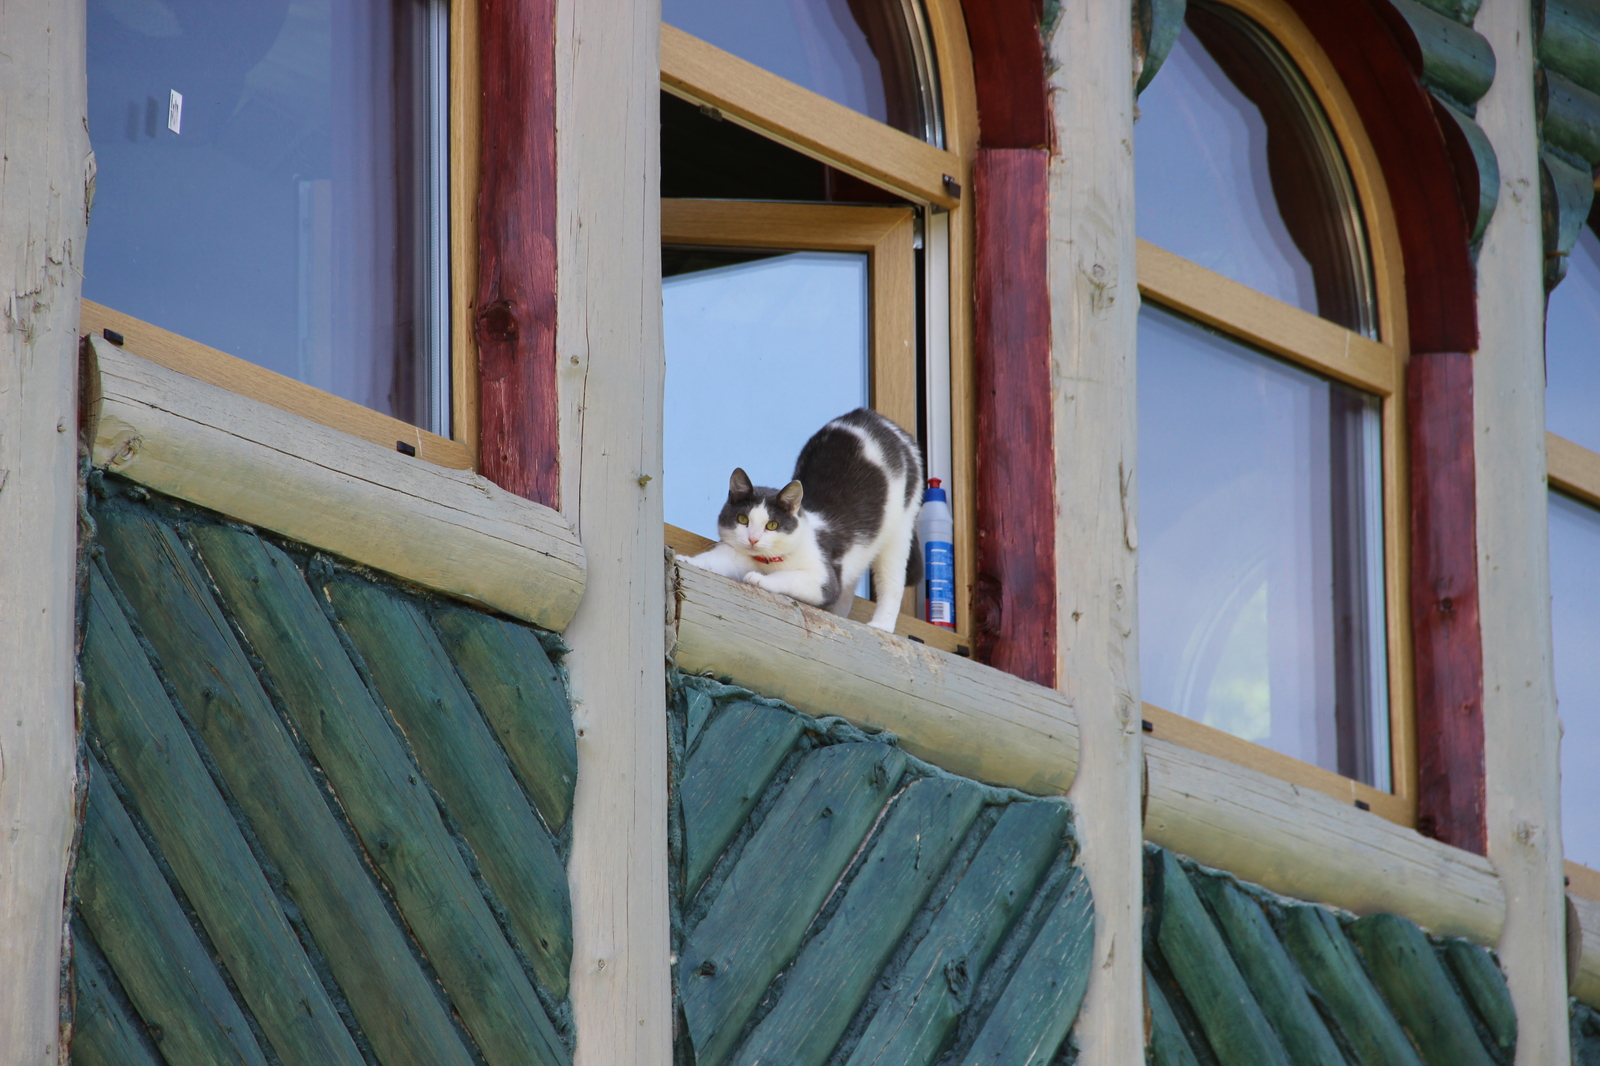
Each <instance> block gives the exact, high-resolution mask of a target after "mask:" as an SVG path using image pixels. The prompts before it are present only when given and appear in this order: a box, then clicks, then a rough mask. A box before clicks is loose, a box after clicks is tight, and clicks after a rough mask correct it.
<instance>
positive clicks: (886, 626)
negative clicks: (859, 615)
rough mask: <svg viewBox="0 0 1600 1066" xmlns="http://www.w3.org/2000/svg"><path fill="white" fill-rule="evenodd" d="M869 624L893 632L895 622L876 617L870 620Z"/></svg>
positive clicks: (874, 627)
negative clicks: (881, 620)
mask: <svg viewBox="0 0 1600 1066" xmlns="http://www.w3.org/2000/svg"><path fill="white" fill-rule="evenodd" d="M867 625H869V626H871V627H872V628H873V629H881V630H883V631H884V632H885V633H893V632H894V622H892V621H889V622H880V621H878V620H877V619H876V618H874V619H873V620H872V621H870V622H868V623H867Z"/></svg>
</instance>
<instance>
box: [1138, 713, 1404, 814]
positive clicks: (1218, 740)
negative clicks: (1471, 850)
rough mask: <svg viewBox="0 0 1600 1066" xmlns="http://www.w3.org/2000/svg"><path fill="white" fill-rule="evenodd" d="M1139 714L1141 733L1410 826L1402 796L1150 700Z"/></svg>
mask: <svg viewBox="0 0 1600 1066" xmlns="http://www.w3.org/2000/svg"><path fill="white" fill-rule="evenodd" d="M1144 719H1145V721H1146V722H1148V723H1150V725H1151V727H1152V728H1150V729H1147V730H1146V731H1145V733H1146V735H1147V736H1154V737H1160V738H1161V739H1162V740H1170V741H1172V742H1173V743H1174V744H1181V745H1182V746H1183V747H1186V748H1193V749H1194V750H1196V751H1203V752H1205V753H1206V754H1208V755H1215V756H1216V757H1217V758H1219V759H1226V760H1227V761H1228V762H1231V763H1236V764H1238V765H1240V766H1248V767H1250V768H1251V769H1252V770H1259V771H1260V772H1261V773H1263V774H1265V775H1267V776H1268V777H1276V778H1278V779H1279V780H1282V781H1287V782H1289V783H1290V784H1291V785H1296V786H1299V787H1303V788H1310V789H1314V790H1316V791H1317V792H1320V793H1322V794H1323V795H1325V796H1332V797H1333V798H1334V799H1336V800H1339V801H1340V802H1341V803H1346V804H1349V805H1350V806H1353V807H1354V806H1357V805H1359V804H1363V803H1364V804H1366V807H1365V808H1364V809H1366V810H1369V811H1371V812H1372V813H1373V814H1376V815H1378V816H1379V817H1380V818H1386V819H1388V820H1389V821H1391V822H1393V823H1395V824H1396V825H1403V826H1406V827H1408V828H1410V827H1413V826H1415V825H1416V809H1415V807H1414V806H1413V805H1412V804H1411V803H1410V802H1408V801H1407V800H1406V798H1405V797H1404V796H1397V795H1395V794H1393V793H1390V792H1380V791H1379V790H1378V789H1375V788H1373V787H1372V786H1371V785H1364V784H1362V783H1361V782H1359V781H1356V780H1353V779H1352V778H1348V777H1345V776H1344V775H1342V774H1336V773H1334V772H1332V771H1331V770H1324V769H1323V768H1322V767H1320V766H1313V765H1312V764H1311V763H1308V762H1302V761H1301V760H1299V759H1296V758H1294V757H1293V756H1292V755H1284V754H1282V753H1281V752H1276V751H1273V750H1272V749H1271V748H1265V747H1262V746H1261V745H1260V744H1252V743H1251V742H1250V741H1248V740H1241V739H1240V738H1238V737H1236V736H1233V735H1232V734H1230V733H1224V732H1223V731H1222V730H1220V729H1216V728H1213V727H1212V726H1208V725H1206V724H1204V723H1203V722H1197V721H1195V720H1194V719H1192V718H1185V717H1184V716H1183V715H1181V714H1174V713H1173V712H1172V711H1168V710H1163V709H1162V708H1160V707H1157V706H1156V705H1155V704H1153V703H1147V704H1145V705H1144Z"/></svg>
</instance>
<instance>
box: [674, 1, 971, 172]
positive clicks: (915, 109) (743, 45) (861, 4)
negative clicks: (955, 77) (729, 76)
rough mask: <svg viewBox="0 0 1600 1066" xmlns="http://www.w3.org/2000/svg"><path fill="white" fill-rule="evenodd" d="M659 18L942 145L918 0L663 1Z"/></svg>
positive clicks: (935, 88)
mask: <svg viewBox="0 0 1600 1066" xmlns="http://www.w3.org/2000/svg"><path fill="white" fill-rule="evenodd" d="M661 18H662V21H664V22H666V23H667V24H669V25H671V26H675V27H677V28H678V29H680V30H683V31H684V32H685V33H689V34H693V35H694V36H696V37H699V38H700V39H701V40H704V41H707V42H709V43H711V44H714V45H716V46H717V47H718V48H721V49H722V50H723V51H725V52H732V53H733V54H734V55H736V56H738V57H739V58H741V59H744V60H748V61H749V62H751V63H754V64H755V65H756V66H758V67H764V68H765V69H767V70H770V71H771V72H772V73H774V74H777V75H778V76H779V77H782V78H787V79H788V80H789V81H792V82H794V83H795V84H797V85H801V86H804V87H805V88H807V89H810V90H811V91H812V92H814V93H817V94H819V95H821V96H826V97H827V98H828V99H830V100H833V101H835V102H837V103H841V104H843V105H845V106H846V107H849V108H853V109H854V110H856V111H860V112H861V113H862V114H864V115H868V116H870V117H872V118H875V119H877V120H878V121H879V122H884V123H887V124H888V125H890V126H893V127H894V128H895V129H898V130H902V131H904V132H906V133H909V134H911V135H912V136H913V137H917V138H920V139H922V140H926V141H928V142H929V143H931V144H940V145H942V144H943V141H944V132H943V128H942V120H941V118H940V112H939V106H938V86H937V78H936V76H935V73H934V64H933V61H932V48H931V46H930V45H929V42H928V36H927V30H926V28H925V20H924V18H923V12H922V7H921V3H920V0H663V2H662V4H661Z"/></svg>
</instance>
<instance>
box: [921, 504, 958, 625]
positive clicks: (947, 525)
mask: <svg viewBox="0 0 1600 1066" xmlns="http://www.w3.org/2000/svg"><path fill="white" fill-rule="evenodd" d="M917 539H919V540H920V541H922V570H923V588H924V590H925V591H924V593H923V602H924V604H925V608H926V616H927V620H928V621H929V622H932V623H933V624H934V625H936V626H943V627H944V628H945V629H954V628H955V627H956V546H955V520H954V519H953V518H952V517H951V515H950V501H949V500H948V499H946V498H945V492H944V489H942V488H940V487H939V479H938V478H936V477H934V478H929V479H928V489H927V491H926V492H924V493H923V495H922V514H921V516H920V517H918V519H917Z"/></svg>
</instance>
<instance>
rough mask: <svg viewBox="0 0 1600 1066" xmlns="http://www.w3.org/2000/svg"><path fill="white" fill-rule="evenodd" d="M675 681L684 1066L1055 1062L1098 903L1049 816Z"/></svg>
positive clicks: (724, 691)
mask: <svg viewBox="0 0 1600 1066" xmlns="http://www.w3.org/2000/svg"><path fill="white" fill-rule="evenodd" d="M679 681H680V685H679V688H678V691H677V693H676V695H677V699H675V700H674V706H675V710H674V719H673V728H674V735H675V736H676V737H677V738H678V739H679V741H680V742H682V743H683V744H684V746H685V749H686V750H685V754H684V755H683V756H682V757H681V759H680V760H679V761H678V768H677V769H678V772H677V774H676V776H675V786H676V787H675V796H674V798H675V802H674V812H675V815H674V817H675V818H676V819H677V820H678V821H677V826H678V830H679V831H677V832H674V833H673V834H672V836H671V837H670V839H671V840H672V841H673V845H674V846H673V857H674V871H675V875H676V877H677V879H678V880H677V886H678V890H679V893H680V895H679V898H678V900H677V902H676V907H677V909H678V917H679V919H680V920H679V921H678V922H677V928H676V935H677V954H678V965H677V967H676V971H675V977H676V987H677V993H678V997H679V1001H680V1003H681V1005H682V1019H683V1022H684V1031H683V1032H682V1033H681V1034H680V1043H679V1050H680V1058H679V1061H680V1063H682V1064H683V1066H689V1064H690V1063H695V1064H697V1066H723V1064H730V1066H733V1064H736V1066H757V1064H782V1066H806V1064H810V1066H823V1064H824V1063H850V1064H867V1063H875V1064H883V1066H891V1064H892V1066H916V1064H929V1063H934V1062H951V1063H974V1064H976V1063H985V1064H996V1066H999V1064H1007V1066H1011V1064H1017V1066H1020V1064H1031V1066H1046V1064H1051V1063H1063V1062H1068V1061H1071V1058H1072V1055H1073V1052H1072V1045H1071V1042H1070V1040H1069V1039H1068V1034H1069V1031H1070V1029H1071V1027H1072V1023H1073V1021H1074V1020H1075V1019H1076V1017H1077V1013H1078V1008H1079V1006H1080V1004H1081V1003H1082V1000H1083V995H1084V992H1085V989H1086V987H1087V984H1088V978H1089V965H1090V958H1091V955H1092V949H1093V939H1094V906H1093V902H1092V897H1091V894H1090V892H1089V886H1088V883H1087V881H1086V880H1085V878H1084V877H1083V874H1082V872H1081V871H1080V870H1078V869H1077V868H1076V866H1074V865H1073V863H1072V859H1073V855H1074V853H1075V849H1074V847H1073V844H1072V840H1071V836H1070V830H1069V823H1070V820H1071V818H1070V811H1069V809H1068V807H1067V806H1066V805H1065V804H1064V803H1061V802H1057V801H1047V800H1034V799H1030V798H1028V797H1024V796H1020V795H1018V794H1015V793H1006V792H1002V791H1000V790H997V789H992V788H987V787H985V786H983V785H980V784H978V783H976V782H973V781H968V780H965V779H963V778H958V777H953V776H950V775H947V774H942V773H939V772H938V771H936V770H934V769H933V768H932V767H927V766H924V765H921V764H919V763H917V762H916V761H915V760H913V759H911V758H910V757H909V756H907V755H906V754H905V753H903V752H902V751H900V750H899V749H898V748H897V747H896V746H895V745H894V743H893V738H890V737H886V736H884V735H865V734H862V733H860V732H858V731H856V730H853V729H851V728H849V727H847V726H843V725H842V724H841V723H838V722H837V721H828V722H819V721H817V720H815V719H812V718H809V717H807V716H806V715H802V714H799V713H797V712H795V711H794V710H793V709H791V708H789V707H787V706H785V705H783V704H780V703H777V702H776V701H773V700H767V699H763V698H761V697H759V696H756V695H754V694H752V693H748V692H744V691H743V690H740V689H735V688H732V687H730V686H727V685H722V684H720V683H718V682H715V681H711V680H708V679H705V678H693V677H690V678H681V679H679Z"/></svg>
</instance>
